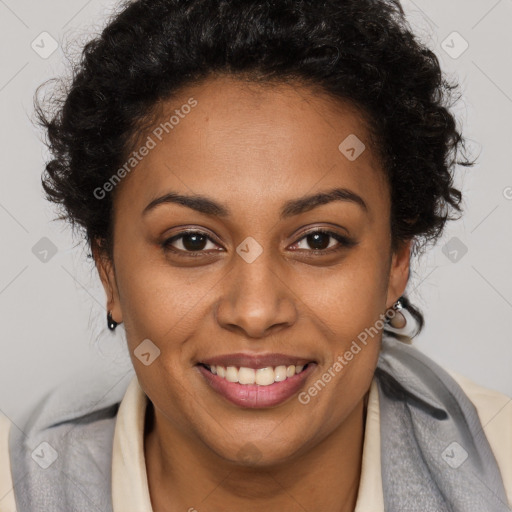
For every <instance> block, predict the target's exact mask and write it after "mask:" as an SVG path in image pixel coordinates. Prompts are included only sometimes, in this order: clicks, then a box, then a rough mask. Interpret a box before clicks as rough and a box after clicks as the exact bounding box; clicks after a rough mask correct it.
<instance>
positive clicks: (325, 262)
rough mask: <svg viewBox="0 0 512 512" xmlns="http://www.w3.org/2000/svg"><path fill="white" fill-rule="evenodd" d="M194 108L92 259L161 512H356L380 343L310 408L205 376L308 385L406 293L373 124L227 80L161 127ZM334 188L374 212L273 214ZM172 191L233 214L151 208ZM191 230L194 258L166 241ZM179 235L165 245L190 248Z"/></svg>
mask: <svg viewBox="0 0 512 512" xmlns="http://www.w3.org/2000/svg"><path fill="white" fill-rule="evenodd" d="M191 97H193V98H194V99H195V100H197V102H198V104H197V106H196V107H195V108H194V109H193V110H192V111H191V113H190V114H188V115H187V116H186V117H185V118H184V119H182V120H180V123H179V124H178V125H177V126H176V127H175V128H174V129H173V130H172V132H171V133H169V134H167V135H165V137H164V138H163V140H162V142H160V143H159V144H158V145H157V146H156V147H155V148H154V149H152V150H151V152H150V153H149V155H148V156H146V157H145V158H144V159H143V160H142V161H141V162H140V163H139V164H138V166H137V168H136V169H135V170H134V171H133V172H132V173H131V174H130V175H129V176H128V177H126V178H125V179H124V180H123V182H122V183H121V184H120V185H118V189H117V190H116V191H115V193H116V195H115V200H114V258H113V261H110V260H109V259H108V258H106V257H105V256H103V255H102V254H101V252H100V251H99V250H95V251H94V254H95V259H96V263H97V267H98V270H99V272H100V276H101V279H102V282H103V285H104V287H105V291H106V294H107V300H108V304H107V306H108V309H109V310H111V311H112V316H113V318H114V319H115V320H116V321H117V322H124V326H125V329H126V336H127V340H128V345H129V349H130V354H131V357H132V361H133V365H134V368H135V371H136V373H137V377H138V380H139V382H140V385H141V387H142V389H143V390H144V391H145V393H146V394H147V396H148V397H149V398H150V400H151V403H152V404H153V405H152V406H149V407H148V415H147V426H146V430H145V445H144V449H145V455H146V465H147V472H148V482H149V487H150V494H151V500H152V503H153V507H154V510H155V511H158V512H161V511H162V512H163V511H175V510H176V511H177V510H189V509H190V508H191V507H195V508H196V509H197V510H198V511H199V512H203V511H215V510H217V511H218V510H226V511H238V510H246V511H260V510H286V511H299V510H300V511H303V510H332V511H334V510H339V511H346V510H353V508H354V505H355V502H356V497H357V490H358V484H359V477H360V471H361V455H362V449H363V438H364V417H365V399H366V398H367V393H368V390H369V386H370V384H371V380H372V377H373V373H374V370H375V366H376V364H377V358H378V354H379V350H380V335H379V336H376V337H375V338H373V339H372V340H370V342H369V343H368V345H367V346H365V347H364V348H363V350H362V351H361V352H360V353H358V354H357V355H356V356H354V359H353V360H352V361H350V363H349V364H347V365H346V366H345V367H344V368H343V370H342V371H341V372H338V373H337V374H336V377H335V378H333V379H332V380H331V382H330V383H329V384H328V385H327V386H325V388H324V389H323V390H322V391H321V392H320V393H318V395H317V396H316V397H314V398H312V399H311V401H310V403H309V404H307V405H303V404H301V403H300V402H299V401H298V399H297V396H294V397H292V398H291V399H289V400H287V401H286V402H285V403H283V404H281V405H278V406H276V407H271V408H266V409H243V408H240V407H237V406H236V405H234V404H231V403H230V402H228V401H226V400H225V399H224V398H223V397H222V396H219V395H218V394H217V393H216V392H215V391H213V390H212V389H211V388H210V387H209V386H208V385H207V384H206V382H205V380H204V378H203V377H202V375H201V374H200V373H199V372H198V369H197V367H196V364H197V363H198V362H199V361H201V360H204V359H206V358H208V357H212V356H216V355H220V354H228V353H235V352H245V353H251V354H255V353H258V354H260V353H272V352H279V353H285V354H291V355H295V356H298V357H305V358H307V359H310V360H314V361H316V362H317V364H318V366H317V367H316V368H315V369H314V372H313V373H312V374H311V375H310V377H309V378H308V380H307V381H306V384H305V386H304V389H307V388H308V387H309V386H311V385H312V384H313V383H314V382H316V380H317V379H319V378H320V377H321V376H322V374H323V373H325V372H326V371H327V370H328V369H329V368H330V367H331V366H332V365H333V363H334V362H335V360H336V358H337V357H338V356H339V355H341V354H343V353H344V352H345V351H346V350H348V348H349V347H350V345H351V343H352V341H353V340H355V339H356V338H357V336H358V334H359V333H360V332H362V331H364V329H365V328H367V327H370V326H372V325H374V324H375V322H376V321H377V320H378V319H379V315H381V314H383V313H384V312H385V311H386V310H387V309H388V308H389V307H391V306H392V305H393V303H394V302H395V301H396V300H397V299H398V298H399V297H400V296H401V295H402V293H403V292H404V289H405V286H406V284H407V279H408V275H409V258H410V243H404V244H400V246H399V248H398V249H397V250H396V251H395V252H392V249H391V232H390V225H389V224H390V194H389V190H388V185H387V182H386V179H385V176H384V173H383V171H382V169H381V168H380V166H379V162H378V159H377V157H376V156H375V154H374V152H373V151H372V149H371V145H370V144H369V143H368V141H369V138H368V133H367V130H366V125H365V123H364V121H363V118H362V116H361V115H359V113H358V112H357V110H355V109H354V108H353V107H351V106H350V105H349V104H346V103H341V102H339V101H338V102H337V101H335V100H333V99H332V98H330V97H328V96H325V95H319V94H318V93H314V92H313V91H312V90H310V89H308V88H306V87H305V86H303V87H301V86H296V87H292V86H290V85H284V84H281V85H274V86H271V87H270V86H264V87H263V86H261V85H257V84H251V85H250V86H249V85H247V84H245V83H242V82H240V81H237V80H236V79H233V78H228V77H215V78H210V79H208V80H207V81H206V82H204V83H202V84H201V85H195V86H193V87H188V88H187V89H186V90H183V91H182V92H181V93H180V94H178V95H177V96H176V97H174V98H173V99H172V101H168V102H167V103H165V104H163V105H162V119H168V118H169V117H170V115H172V113H173V111H174V110H175V109H176V108H179V107H180V106H181V105H183V104H185V103H186V102H187V100H188V99H189V98H191ZM148 133H150V132H148ZM350 134H356V135H357V136H358V138H359V139H361V140H362V141H363V142H364V141H366V142H367V148H366V150H365V151H364V152H363V154H362V155H361V156H360V157H359V158H357V159H356V160H355V161H353V162H351V161H349V160H348V159H347V158H346V157H345V156H344V155H343V154H342V153H341V152H340V151H339V149H338V146H339V144H340V143H341V142H342V141H343V140H344V139H345V138H346V137H347V136H348V135H350ZM145 136H147V133H146V134H145ZM336 187H340V188H345V189H349V190H350V191H352V192H354V193H356V194H357V195H359V196H360V197H361V198H362V199H363V200H364V202H365V203H366V205H367V209H366V210H365V209H364V208H363V207H361V206H360V205H358V204H357V203H355V202H353V201H341V200H338V201H333V202H330V203H328V204H323V205H319V206H317V207H315V208H312V209H310V210H309V211H307V212H303V213H301V214H299V215H295V216H291V217H289V218H286V219H280V216H279V215H280V211H281V209H282V207H283V206H284V204H285V203H286V202H287V201H290V200H294V199H298V198H301V197H304V196H307V195H311V194H314V193H318V192H322V191H328V190H330V189H332V188H336ZM170 191H174V192H177V193H180V194H185V195H201V196H207V197H209V198H211V199H213V200H215V201H216V202H219V203H222V204H223V205H224V206H225V207H226V208H228V209H229V210H230V212H231V213H230V215H229V216H227V217H220V216H217V215H206V214H204V213H199V212H197V211H194V210H193V209H190V208H188V207H185V206H182V205H178V204H172V203H166V204H162V205H159V206H157V207H155V208H154V209H152V210H150V211H149V212H148V213H147V214H145V215H143V214H142V211H143V210H144V208H145V207H146V206H147V205H148V204H149V203H150V202H151V201H152V200H154V199H155V198H157V197H160V196H162V195H164V194H166V193H168V192H170ZM185 228H195V229H199V230H200V231H202V232H205V233H206V234H207V235H208V236H209V237H210V238H211V241H208V242H207V245H205V247H204V249H203V253H200V254H199V256H198V257H193V256H187V254H186V253H185V255H183V256H181V257H180V256H179V255H176V254H174V253H172V252H171V251H170V250H168V251H167V252H166V251H165V250H164V249H163V248H162V246H161V245H160V244H162V243H163V242H164V241H165V240H168V239H169V238H171V237H172V236H176V235H177V234H179V233H180V232H182V231H183V230H184V229H185ZM314 228H316V229H319V228H323V229H329V230H330V231H333V232H335V233H337V234H339V235H342V236H347V237H348V238H350V239H353V240H354V241H355V242H356V244H355V245H353V246H351V247H344V246H342V245H340V243H339V242H338V241H337V240H336V239H334V238H327V240H328V244H329V248H328V249H326V251H330V254H329V253H327V254H324V255H319V254H315V250H314V249H315V247H316V246H315V245H314V241H313V242H309V243H308V239H307V238H306V237H305V232H306V231H311V230H314ZM247 237H253V238H254V239H255V240H256V241H257V242H258V243H259V244H260V245H261V247H262V248H263V253H262V254H261V255H260V256H259V257H258V258H257V259H256V260H255V261H254V262H252V263H247V262H246V261H245V260H244V259H243V258H241V257H240V256H239V254H238V253H237V252H236V248H237V247H238V246H239V245H240V244H241V243H242V242H243V241H244V240H245V239H246V238H247ZM183 241H184V239H183V238H181V239H177V240H175V241H174V242H173V244H172V246H173V247H174V248H175V249H176V250H180V249H181V250H182V251H185V246H183V245H182V244H183ZM326 245H327V243H326ZM337 247H339V248H340V250H339V251H335V250H333V249H336V248H337ZM316 252H318V251H316ZM196 253H197V251H196ZM182 254H183V253H182ZM189 254H190V252H189ZM146 338H149V339H150V340H151V341H152V342H153V343H154V344H155V345H156V346H158V348H159V349H160V351H161V353H160V356H159V357H157V358H156V359H155V360H154V362H153V363H152V364H151V365H149V366H145V365H143V364H142V363H141V361H139V359H138V358H137V357H135V356H134V354H133V352H134V350H135V349H136V348H137V346H138V345H139V344H140V343H141V342H142V340H144V339H146ZM242 459H243V460H242ZM262 507H263V508H262Z"/></svg>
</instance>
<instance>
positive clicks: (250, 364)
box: [200, 353, 315, 369]
mask: <svg viewBox="0 0 512 512" xmlns="http://www.w3.org/2000/svg"><path fill="white" fill-rule="evenodd" d="M313 362H315V361H314V360H313V359H311V358H304V357H300V356H292V355H287V354H276V353H272V354H244V353H237V354H224V355H220V356H214V357H209V358H208V359H203V360H202V361H200V364H205V365H208V366H224V367H227V366H238V367H241V366H243V367H245V368H253V369H257V368H266V367H268V366H281V365H282V366H289V365H306V364H308V363H313Z"/></svg>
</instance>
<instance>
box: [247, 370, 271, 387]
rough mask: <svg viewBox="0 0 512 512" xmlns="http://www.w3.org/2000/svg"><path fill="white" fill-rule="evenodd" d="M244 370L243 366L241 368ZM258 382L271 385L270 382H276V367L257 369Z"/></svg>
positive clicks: (262, 384)
mask: <svg viewBox="0 0 512 512" xmlns="http://www.w3.org/2000/svg"><path fill="white" fill-rule="evenodd" d="M242 370H243V368H240V371H242ZM256 384H258V385H260V386H270V384H274V369H273V368H271V367H268V368H259V369H258V370H256Z"/></svg>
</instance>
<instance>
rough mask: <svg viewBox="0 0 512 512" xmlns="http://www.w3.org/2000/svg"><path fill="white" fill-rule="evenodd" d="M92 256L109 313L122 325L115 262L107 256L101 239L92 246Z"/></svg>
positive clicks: (96, 240)
mask: <svg viewBox="0 0 512 512" xmlns="http://www.w3.org/2000/svg"><path fill="white" fill-rule="evenodd" d="M92 254H93V257H94V262H95V263H96V268H97V270H98V274H99V276H100V279H101V283H102V284H103V289H104V290H105V294H106V296H107V311H110V312H111V314H112V318H113V319H114V320H115V321H116V322H117V323H121V322H122V321H123V318H122V316H123V314H122V311H121V305H120V301H119V290H118V288H117V281H116V275H115V271H114V262H113V260H112V259H111V258H110V257H109V255H108V254H107V251H106V249H105V247H104V244H103V243H102V241H101V240H99V239H95V240H94V242H93V244H92Z"/></svg>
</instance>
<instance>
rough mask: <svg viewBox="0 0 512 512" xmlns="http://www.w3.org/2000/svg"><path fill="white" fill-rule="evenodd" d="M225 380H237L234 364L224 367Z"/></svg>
mask: <svg viewBox="0 0 512 512" xmlns="http://www.w3.org/2000/svg"><path fill="white" fill-rule="evenodd" d="M226 380H227V381H228V382H238V370H237V369H236V368H235V367H234V366H228V367H227V368H226Z"/></svg>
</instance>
